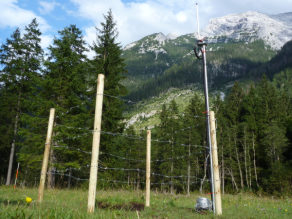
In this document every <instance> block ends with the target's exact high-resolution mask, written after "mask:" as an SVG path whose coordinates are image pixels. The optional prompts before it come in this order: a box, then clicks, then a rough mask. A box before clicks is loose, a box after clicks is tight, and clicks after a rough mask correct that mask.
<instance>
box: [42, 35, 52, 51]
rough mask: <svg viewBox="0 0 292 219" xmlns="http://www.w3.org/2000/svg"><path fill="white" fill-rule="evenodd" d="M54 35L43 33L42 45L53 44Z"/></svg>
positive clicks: (43, 46)
mask: <svg viewBox="0 0 292 219" xmlns="http://www.w3.org/2000/svg"><path fill="white" fill-rule="evenodd" d="M53 39H54V37H53V36H52V35H41V47H42V48H44V49H45V48H48V47H49V45H52V44H53Z"/></svg>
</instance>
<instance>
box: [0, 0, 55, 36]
mask: <svg viewBox="0 0 292 219" xmlns="http://www.w3.org/2000/svg"><path fill="white" fill-rule="evenodd" d="M16 4H17V0H5V1H0V8H1V13H0V28H6V27H12V28H15V27H19V28H21V29H22V28H23V27H24V26H26V25H27V24H29V23H31V21H32V20H33V19H34V18H36V19H37V22H38V23H39V24H40V26H39V27H40V30H41V31H42V32H45V31H47V30H48V29H49V28H50V26H49V25H48V24H47V22H46V21H45V20H44V19H43V18H42V17H39V16H37V15H36V14H35V13H34V12H32V11H28V10H25V9H22V8H20V7H19V6H18V5H16Z"/></svg>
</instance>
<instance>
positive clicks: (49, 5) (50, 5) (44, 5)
mask: <svg viewBox="0 0 292 219" xmlns="http://www.w3.org/2000/svg"><path fill="white" fill-rule="evenodd" d="M39 4H40V5H41V7H39V8H38V10H39V12H41V14H49V13H50V12H51V11H53V10H54V8H55V6H56V2H43V1H40V2H39Z"/></svg>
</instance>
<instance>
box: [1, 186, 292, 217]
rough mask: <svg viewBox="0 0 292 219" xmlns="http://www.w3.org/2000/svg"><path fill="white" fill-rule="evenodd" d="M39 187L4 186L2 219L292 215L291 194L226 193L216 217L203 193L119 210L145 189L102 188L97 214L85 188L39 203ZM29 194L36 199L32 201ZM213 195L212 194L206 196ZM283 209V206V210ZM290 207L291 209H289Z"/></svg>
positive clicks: (49, 193)
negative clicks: (203, 208) (203, 207)
mask: <svg viewBox="0 0 292 219" xmlns="http://www.w3.org/2000/svg"><path fill="white" fill-rule="evenodd" d="M37 195H38V190H37V189H27V188H26V189H21V188H17V189H15V190H14V189H13V187H6V186H2V187H0V218H1V219H2V218H3V219H6V218H7V219H9V218H106V219H108V218H138V216H137V213H138V214H139V218H141V219H142V218H168V219H170V218H175V219H177V218H281V219H283V218H292V201H291V197H287V196H286V197H282V198H280V199H272V197H261V198H260V197H257V196H255V195H253V194H247V193H245V194H239V195H224V196H223V198H222V206H223V215H222V216H220V217H218V216H214V215H213V213H212V212H206V214H203V215H202V214H199V213H198V212H196V211H195V210H194V205H195V203H196V200H197V198H198V197H199V196H200V194H191V196H190V197H188V196H186V195H182V194H179V195H170V194H163V193H157V194H155V192H151V198H150V207H145V208H144V210H141V211H139V212H136V211H135V210H134V211H133V210H129V209H128V210H127V209H120V210H119V209H117V208H116V206H123V205H129V204H130V203H141V204H143V203H145V194H144V192H143V191H138V192H137V191H125V190H110V191H106V190H99V191H97V194H96V205H98V203H103V204H102V205H101V206H103V207H104V208H98V207H96V208H95V212H94V213H93V214H88V213H87V195H88V191H84V190H77V189H72V190H65V189H64V190H58V189H54V190H45V195H44V201H43V204H42V205H39V204H38V203H37V202H36V199H37ZM25 196H29V197H31V198H32V199H33V201H32V202H31V203H30V204H27V203H26V202H25ZM202 196H203V197H207V198H209V196H205V195H202ZM279 208H281V209H279ZM286 210H287V211H286Z"/></svg>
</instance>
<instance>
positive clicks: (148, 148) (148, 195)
mask: <svg viewBox="0 0 292 219" xmlns="http://www.w3.org/2000/svg"><path fill="white" fill-rule="evenodd" d="M150 162H151V130H147V154H146V207H149V206H150V171H151V170H150Z"/></svg>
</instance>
